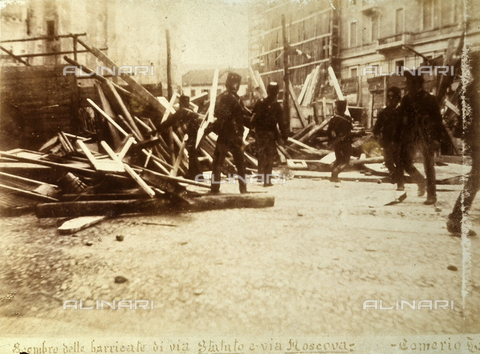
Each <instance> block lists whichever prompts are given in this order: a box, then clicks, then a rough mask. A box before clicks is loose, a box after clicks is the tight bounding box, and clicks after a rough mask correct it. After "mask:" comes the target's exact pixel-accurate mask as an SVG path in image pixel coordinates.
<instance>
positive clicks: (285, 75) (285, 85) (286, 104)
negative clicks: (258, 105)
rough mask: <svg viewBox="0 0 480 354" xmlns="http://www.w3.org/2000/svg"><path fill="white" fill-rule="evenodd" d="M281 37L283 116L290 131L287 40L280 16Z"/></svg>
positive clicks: (283, 19)
mask: <svg viewBox="0 0 480 354" xmlns="http://www.w3.org/2000/svg"><path fill="white" fill-rule="evenodd" d="M282 35H283V115H284V117H285V125H286V126H287V129H288V130H290V105H289V102H288V100H289V94H288V83H289V82H290V76H289V72H288V49H289V47H288V40H287V29H286V27H285V15H282Z"/></svg>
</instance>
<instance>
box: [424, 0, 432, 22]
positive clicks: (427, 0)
mask: <svg viewBox="0 0 480 354" xmlns="http://www.w3.org/2000/svg"><path fill="white" fill-rule="evenodd" d="M422 10H423V29H430V28H432V27H433V3H432V0H423V9H422Z"/></svg>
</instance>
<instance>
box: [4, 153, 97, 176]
mask: <svg viewBox="0 0 480 354" xmlns="http://www.w3.org/2000/svg"><path fill="white" fill-rule="evenodd" d="M0 156H2V157H7V158H10V159H13V160H17V161H24V162H31V163H33V164H37V165H42V166H48V167H51V168H55V169H59V170H62V171H69V172H74V173H78V174H81V175H83V176H89V177H95V176H97V175H98V173H97V172H96V171H94V170H90V169H86V168H82V167H77V166H73V165H68V164H62V163H57V162H52V161H46V160H36V159H32V158H28V157H21V156H16V155H15V154H10V153H7V152H3V151H0Z"/></svg>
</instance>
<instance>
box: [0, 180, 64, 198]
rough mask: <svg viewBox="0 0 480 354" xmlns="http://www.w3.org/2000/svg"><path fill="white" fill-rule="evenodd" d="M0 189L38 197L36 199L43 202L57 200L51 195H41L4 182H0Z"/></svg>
mask: <svg viewBox="0 0 480 354" xmlns="http://www.w3.org/2000/svg"><path fill="white" fill-rule="evenodd" d="M0 189H3V190H7V191H9V192H13V193H16V194H21V195H23V196H26V197H29V198H34V199H38V200H41V201H43V202H45V201H47V202H58V199H57V198H52V197H49V196H47V195H43V194H40V193H35V192H30V191H26V190H24V189H20V188H16V187H11V186H7V185H5V184H0Z"/></svg>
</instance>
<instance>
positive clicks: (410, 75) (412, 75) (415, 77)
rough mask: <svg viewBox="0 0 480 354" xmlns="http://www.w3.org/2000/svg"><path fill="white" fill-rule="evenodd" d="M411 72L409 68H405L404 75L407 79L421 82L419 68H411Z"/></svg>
mask: <svg viewBox="0 0 480 354" xmlns="http://www.w3.org/2000/svg"><path fill="white" fill-rule="evenodd" d="M412 72H413V73H411V72H410V71H409V70H405V72H404V75H405V78H406V79H407V81H410V82H416V83H419V84H423V76H422V74H421V73H420V72H419V70H418V69H417V70H412Z"/></svg>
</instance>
